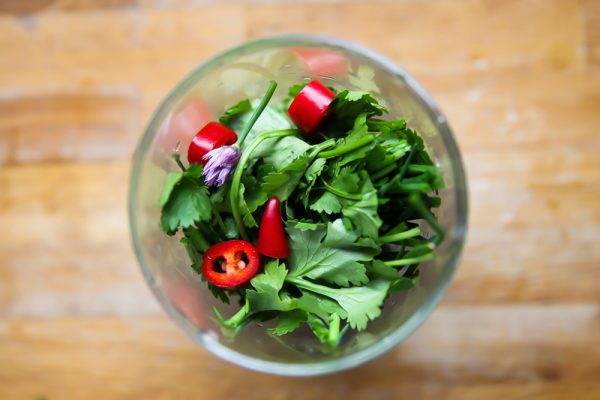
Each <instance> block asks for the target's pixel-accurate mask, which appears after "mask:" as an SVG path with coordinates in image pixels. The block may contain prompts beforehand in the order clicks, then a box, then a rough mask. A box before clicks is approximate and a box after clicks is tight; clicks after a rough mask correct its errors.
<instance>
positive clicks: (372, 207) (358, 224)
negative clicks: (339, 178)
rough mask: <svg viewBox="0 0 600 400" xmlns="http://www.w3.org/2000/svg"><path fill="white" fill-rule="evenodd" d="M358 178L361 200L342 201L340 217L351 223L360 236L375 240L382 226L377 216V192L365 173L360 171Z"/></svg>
mask: <svg viewBox="0 0 600 400" xmlns="http://www.w3.org/2000/svg"><path fill="white" fill-rule="evenodd" d="M360 177H361V180H362V189H361V194H362V199H361V200H358V201H353V200H345V199H342V205H343V208H342V215H343V216H345V217H347V218H348V219H350V221H352V225H353V226H354V228H355V229H356V230H357V231H358V232H359V233H360V234H361V235H362V236H366V237H370V238H373V239H376V238H377V237H378V236H379V233H378V232H379V228H380V227H381V225H382V224H383V221H382V220H381V218H379V215H378V214H377V207H378V206H379V204H378V200H377V191H376V190H375V188H374V187H373V184H372V183H371V179H369V174H368V173H367V172H366V171H361V173H360Z"/></svg>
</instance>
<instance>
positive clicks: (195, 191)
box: [160, 164, 212, 235]
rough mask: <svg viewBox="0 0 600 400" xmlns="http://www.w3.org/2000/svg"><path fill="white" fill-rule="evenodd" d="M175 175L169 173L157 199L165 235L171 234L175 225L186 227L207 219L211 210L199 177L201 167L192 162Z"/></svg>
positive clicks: (176, 226)
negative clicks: (160, 208)
mask: <svg viewBox="0 0 600 400" xmlns="http://www.w3.org/2000/svg"><path fill="white" fill-rule="evenodd" d="M177 175H179V176H177ZM177 175H174V174H171V175H169V177H168V178H167V186H165V190H164V191H163V193H162V195H161V199H160V204H161V205H162V210H161V216H160V225H161V228H162V230H163V231H164V232H165V233H166V234H168V235H173V234H174V233H175V232H176V231H177V228H179V227H182V228H189V227H190V226H192V225H194V224H195V223H197V222H201V221H207V220H209V219H210V216H211V214H212V211H211V210H212V208H211V203H210V198H209V197H208V189H207V188H206V186H205V185H204V183H203V182H202V181H201V180H200V176H201V175H202V168H201V167H199V166H195V164H193V165H192V166H190V168H189V169H188V170H187V171H185V172H181V173H178V174H177Z"/></svg>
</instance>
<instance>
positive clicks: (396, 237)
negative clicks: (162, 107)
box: [379, 226, 421, 243]
mask: <svg viewBox="0 0 600 400" xmlns="http://www.w3.org/2000/svg"><path fill="white" fill-rule="evenodd" d="M420 234H421V229H420V228H419V227H418V226H417V227H416V228H413V229H409V230H407V231H404V232H400V233H396V234H393V235H385V236H381V237H379V240H380V241H382V242H383V243H393V242H399V241H401V240H405V239H409V238H412V237H415V236H419V235H420Z"/></svg>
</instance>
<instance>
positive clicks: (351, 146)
mask: <svg viewBox="0 0 600 400" xmlns="http://www.w3.org/2000/svg"><path fill="white" fill-rule="evenodd" d="M373 140H375V136H373V135H367V136H363V137H361V138H360V139H357V140H355V141H353V142H350V143H348V144H344V145H341V146H340V147H338V148H337V149H333V150H328V151H324V152H322V153H320V154H319V157H320V158H333V157H339V156H342V155H344V154H347V153H351V152H353V151H354V150H356V149H359V148H361V147H363V146H366V145H368V144H369V143H371V142H372V141H373Z"/></svg>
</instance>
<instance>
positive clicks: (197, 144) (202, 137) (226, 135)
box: [188, 121, 237, 165]
mask: <svg viewBox="0 0 600 400" xmlns="http://www.w3.org/2000/svg"><path fill="white" fill-rule="evenodd" d="M236 141H237V135H236V134H235V132H234V131H232V130H231V129H229V128H228V127H226V126H225V125H221V124H220V123H218V122H214V121H211V122H209V123H208V124H206V125H205V126H204V128H202V129H200V131H199V132H198V133H197V134H196V136H194V138H193V139H192V143H190V147H189V149H188V161H189V163H190V164H192V163H196V164H203V165H204V164H205V163H206V160H203V157H204V156H205V155H206V153H208V152H209V151H211V150H213V149H216V148H217V147H221V146H225V145H230V144H234V143H235V142H236Z"/></svg>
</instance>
